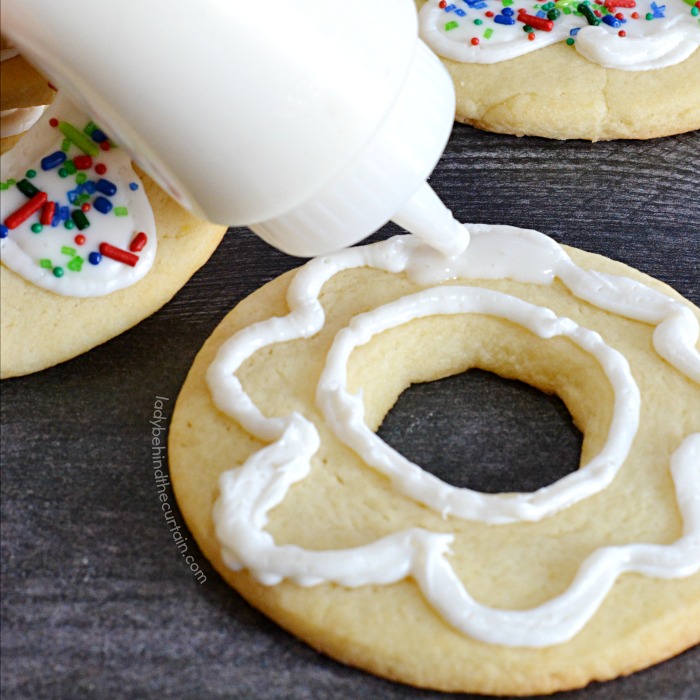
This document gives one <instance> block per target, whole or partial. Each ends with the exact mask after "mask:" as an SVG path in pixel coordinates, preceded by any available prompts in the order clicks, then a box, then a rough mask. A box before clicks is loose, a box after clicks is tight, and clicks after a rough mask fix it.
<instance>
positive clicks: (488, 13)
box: [484, 10, 493, 17]
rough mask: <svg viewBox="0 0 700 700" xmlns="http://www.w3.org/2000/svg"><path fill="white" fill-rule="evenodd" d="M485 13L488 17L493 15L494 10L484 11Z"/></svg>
mask: <svg viewBox="0 0 700 700" xmlns="http://www.w3.org/2000/svg"><path fill="white" fill-rule="evenodd" d="M484 14H485V15H486V16H487V17H493V12H491V10H489V11H488V12H484Z"/></svg>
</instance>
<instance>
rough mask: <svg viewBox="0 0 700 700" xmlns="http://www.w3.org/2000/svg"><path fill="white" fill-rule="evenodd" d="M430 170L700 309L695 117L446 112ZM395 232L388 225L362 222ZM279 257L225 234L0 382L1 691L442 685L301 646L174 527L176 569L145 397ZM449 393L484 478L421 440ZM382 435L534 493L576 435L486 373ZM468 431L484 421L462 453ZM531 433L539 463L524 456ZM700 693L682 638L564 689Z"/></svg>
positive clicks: (695, 656) (392, 693) (398, 690)
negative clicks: (447, 122)
mask: <svg viewBox="0 0 700 700" xmlns="http://www.w3.org/2000/svg"><path fill="white" fill-rule="evenodd" d="M431 182H432V184H433V186H434V188H435V189H436V191H437V192H438V193H439V194H440V195H441V196H442V197H443V198H444V200H445V201H446V203H447V204H448V205H449V206H451V207H452V208H453V209H454V211H455V214H456V215H457V217H458V218H459V219H461V220H462V221H474V222H490V223H506V224H513V225H517V226H523V227H529V228H536V229H539V230H540V231H543V232H545V233H547V234H549V235H551V236H552V237H553V238H554V239H556V240H557V241H561V242H564V243H568V244H571V245H575V246H578V247H580V248H583V249H585V250H589V251H594V252H598V253H602V254H605V255H608V256H610V257H615V258H617V259H619V260H622V261H623V262H626V263H628V264H630V265H633V266H635V267H637V268H639V269H641V270H643V271H645V272H647V273H649V274H651V275H654V276H655V277H658V278H660V279H662V280H664V281H666V282H668V283H670V284H672V285H673V286H674V287H676V289H678V290H679V291H680V292H681V293H682V294H684V295H685V296H686V297H688V298H689V299H691V300H692V301H694V302H695V303H696V304H697V303H699V302H700V262H699V260H700V197H699V196H698V194H699V190H700V187H699V184H700V132H697V133H692V134H686V135H682V136H678V137H673V138H668V139H662V140H654V141H648V142H616V143H598V144H590V143H585V142H563V143H559V142H551V141H545V140H540V139H534V138H523V139H517V138H514V137H508V136H497V135H493V134H486V133H482V132H479V131H475V130H473V129H471V128H468V127H464V126H461V125H457V126H456V127H455V130H454V133H453V136H452V138H451V140H450V143H449V145H448V148H447V151H446V153H445V155H444V156H443V158H442V159H441V161H440V163H439V164H438V166H437V168H436V170H435V172H434V175H433V177H432V179H431ZM396 231H397V229H396V227H394V226H391V225H390V226H387V227H385V228H384V229H382V231H381V232H380V233H379V234H378V236H379V237H385V236H387V235H389V234H390V233H395V232H396ZM297 264H298V261H295V260H293V259H291V258H289V257H287V256H285V255H283V254H281V253H278V252H276V251H274V250H272V249H270V248H269V247H267V246H266V245H265V244H263V243H262V242H260V241H259V240H257V239H256V238H255V236H253V234H251V233H250V232H249V231H247V230H243V229H241V230H231V231H230V232H229V233H228V235H227V236H226V238H225V240H224V243H223V244H222V246H221V247H220V249H219V250H218V251H217V252H216V254H215V255H214V257H213V258H212V260H211V261H210V263H209V264H208V265H207V266H205V268H204V269H202V270H201V271H200V272H199V273H198V274H197V275H196V276H195V278H194V279H193V280H192V281H191V282H190V283H189V284H188V285H187V286H186V287H185V289H184V290H183V291H182V292H181V293H180V294H179V295H178V296H177V297H176V298H175V299H174V300H173V301H172V302H171V303H170V304H168V305H167V306H166V307H165V308H164V309H162V310H161V311H160V312H159V313H157V314H156V315H154V316H153V317H151V318H150V319H147V320H146V321H144V322H143V323H141V324H140V325H139V326H138V327H136V328H134V329H132V330H131V331H129V332H128V333H125V334H124V335H122V336H121V337H119V338H116V339H115V340H113V341H111V342H109V343H107V344H106V345H104V346H102V347H99V348H96V349H95V350H93V351H91V352H89V353H87V354H86V355H84V356H82V357H79V358H77V359H75V360H73V361H71V362H68V363H66V364H64V365H62V366H59V367H55V368H53V369H49V370H47V371H44V372H41V373H39V374H36V375H34V376H29V377H24V378H19V379H13V380H7V381H6V382H4V383H3V385H2V425H3V427H2V581H1V583H2V695H3V698H4V699H5V700H10V698H70V699H77V698H105V697H113V698H223V697H230V698H262V699H264V698H319V699H321V698H324V699H325V698H329V699H330V698H334V699H336V698H357V697H368V698H369V697H372V698H433V697H445V696H440V695H438V694H434V693H430V692H427V691H421V690H413V689H408V688H405V687H402V686H399V685H396V684H393V683H390V682H387V681H383V680H380V679H376V678H373V677H370V676H368V675H366V674H364V673H362V672H360V671H356V670H353V669H350V668H346V667H343V666H341V665H340V664H337V663H336V662H334V661H332V660H329V659H327V658H324V657H322V656H319V655H318V654H316V653H315V652H314V651H313V650H311V649H310V648H308V647H306V646H305V645H304V644H302V643H301V642H298V641H297V640H295V639H294V638H293V637H291V636H289V635H288V634H286V633H285V632H282V631H281V630H280V629H278V628H277V627H276V626H275V625H274V624H273V623H272V622H270V621H268V620H267V619H265V618H264V617H263V616H262V615H260V614H259V613H257V612H256V611H255V610H252V609H251V608H250V607H249V606H248V605H247V604H246V603H244V602H243V601H242V600H241V599H240V598H239V597H238V596H237V595H236V594H235V593H233V592H232V591H231V590H230V589H229V588H228V587H227V586H226V585H224V584H223V583H222V581H221V580H220V579H219V578H218V576H217V575H216V574H215V573H214V572H213V571H212V570H211V568H210V567H209V565H208V563H207V562H206V560H204V558H203V557H202V555H201V554H200V553H199V551H198V550H197V549H196V547H195V546H194V544H193V543H192V542H191V541H190V540H188V542H189V545H190V550H189V554H190V555H191V556H192V557H193V558H194V559H193V560H190V563H191V564H193V565H194V566H195V567H199V568H200V569H201V571H202V572H203V573H204V576H206V581H204V582H199V581H198V579H197V578H196V577H195V575H194V573H193V572H192V571H190V569H189V568H188V566H187V563H186V562H185V560H184V558H183V557H182V556H181V555H180V550H178V549H177V548H176V547H175V545H174V543H173V540H172V537H171V535H170V533H169V530H168V527H167V525H166V523H165V521H164V517H163V512H162V510H161V507H160V501H159V500H158V491H157V484H156V482H155V480H154V469H153V463H152V460H151V452H150V440H151V434H152V433H151V425H150V421H151V420H152V416H153V414H154V409H155V406H156V402H157V400H158V399H157V398H156V397H159V396H160V397H166V398H167V399H168V401H164V402H163V403H164V406H165V408H164V414H165V416H166V419H167V418H168V417H169V416H170V413H171V411H172V406H173V404H174V402H175V399H176V397H177V394H178V391H179V389H180V387H181V385H182V382H183V380H184V378H185V375H186V373H187V370H188V368H189V366H190V364H191V362H192V359H193V358H194V356H195V354H196V353H197V350H198V349H199V347H200V346H201V344H202V343H203V342H204V340H205V339H206V338H207V336H208V335H209V334H210V333H211V331H212V330H213V329H214V328H215V327H216V325H217V324H218V322H219V321H220V320H221V318H222V317H223V316H224V315H225V314H226V312H227V311H228V310H229V309H230V308H232V307H233V306H234V305H235V304H236V303H237V302H238V301H239V300H241V299H242V298H243V297H245V296H246V295H247V294H249V293H250V292H252V291H253V290H254V289H256V288H257V287H259V286H260V285H261V284H262V283H264V282H266V281H268V280H270V279H272V278H273V277H275V276H277V275H278V274H279V273H281V272H282V271H284V270H287V269H289V268H291V267H294V266H296V265H297ZM467 387H468V389H469V391H468V392H465V391H464V389H465V388H467ZM457 395H460V396H461V397H462V398H461V399H460V401H461V403H460V414H461V415H462V418H461V419H460V433H459V434H460V436H462V437H461V438H460V439H461V441H462V442H461V444H460V439H458V440H457V441H456V443H453V444H455V449H456V450H458V449H460V447H461V446H464V449H466V446H467V443H469V445H470V449H479V450H482V451H486V450H490V451H491V452H492V453H493V454H494V455H495V457H494V467H493V468H494V469H500V470H501V471H500V472H499V474H500V476H499V477H498V478H499V479H500V480H501V481H497V482H496V483H495V484H494V483H493V480H492V483H490V484H489V483H486V481H488V480H486V481H484V480H480V479H481V477H480V475H479V474H464V473H461V472H460V469H461V466H460V465H461V464H462V462H460V461H456V460H453V463H449V462H448V460H449V454H447V456H443V457H441V456H440V454H438V453H436V451H435V450H434V449H433V446H434V445H435V444H436V440H435V436H436V435H438V436H440V435H443V436H445V437H450V438H451V439H452V440H453V441H454V433H455V432H457V431H455V430H454V429H453V424H452V422H451V419H450V416H449V414H445V413H444V412H443V413H440V412H439V411H438V410H437V407H439V406H440V404H442V403H444V402H445V401H446V400H447V401H450V400H452V398H453V397H456V396H457ZM465 395H468V396H467V397H466V398H465ZM421 415H422V416H425V415H431V418H430V422H429V423H428V424H426V419H425V418H423V419H421V418H420V416H421ZM543 425H544V426H546V427H547V430H546V431H544V430H543V428H542V426H543ZM416 426H418V427H417V429H416ZM428 426H429V429H428V430H427V432H426V430H425V428H426V427H428ZM487 428H488V429H489V430H491V432H490V433H488V432H487V431H486V429H487ZM383 430H384V431H385V435H386V437H387V439H390V440H392V441H393V442H394V444H397V445H398V446H400V447H403V449H405V450H407V451H408V453H409V454H411V455H413V456H419V457H420V459H424V460H425V463H426V465H428V466H429V467H430V468H431V469H433V470H435V471H436V472H438V473H440V469H443V470H444V469H445V467H446V466H447V467H449V468H451V469H453V470H454V472H453V473H451V474H450V476H449V478H450V480H453V481H454V482H456V483H458V482H460V480H462V481H468V482H469V483H472V484H475V485H476V486H477V487H478V488H484V489H485V490H489V489H493V488H498V484H499V483H503V484H504V485H506V486H507V487H508V488H513V487H515V488H529V487H532V482H531V483H530V485H529V486H528V484H521V482H520V481H518V479H520V478H521V477H522V476H523V474H527V473H532V474H534V475H536V479H535V481H536V480H537V479H540V480H541V481H542V482H544V483H547V481H548V480H550V481H551V480H552V479H554V478H557V474H556V473H554V472H548V471H547V470H548V469H550V468H551V465H552V464H557V463H558V464H561V465H565V469H573V468H574V467H575V464H576V459H577V455H578V449H579V448H578V446H579V436H578V435H577V434H576V431H575V430H574V429H573V428H572V426H571V424H570V420H569V418H568V414H567V413H566V410H565V409H563V408H562V406H561V405H559V404H558V402H557V401H556V400H551V401H550V400H547V399H544V398H543V397H541V396H540V395H539V394H538V393H537V392H531V391H529V390H528V389H527V388H524V387H522V386H521V385H518V384H517V383H515V384H510V383H506V382H499V381H498V380H495V379H493V378H491V376H490V375H485V374H480V375H476V376H475V377H474V378H469V379H468V380H466V379H461V378H457V379H455V380H448V381H447V382H445V383H444V385H440V386H437V385H434V386H433V385H429V386H428V387H426V388H425V389H424V390H423V393H422V394H421V393H417V392H416V391H414V390H411V391H409V392H407V393H406V394H405V395H404V396H403V397H402V399H401V400H400V403H399V404H398V405H397V407H396V409H395V410H394V411H393V412H392V413H391V414H390V417H389V419H388V422H387V425H386V427H385V428H384V429H383ZM470 435H471V436H472V437H473V436H474V435H478V436H480V442H479V445H478V446H477V448H474V444H473V443H474V441H473V440H472V441H471V442H470V439H469V436H470ZM506 437H507V439H505V438H506ZM542 445H544V446H545V447H544V448H543V449H544V451H545V452H546V454H547V455H549V457H550V459H545V460H541V459H540V461H539V462H536V461H533V460H535V459H536V458H535V455H537V453H538V449H537V448H538V447H541V446H542ZM539 452H540V453H541V452H542V450H540V451H539ZM431 460H432V462H431ZM512 464H517V465H519V467H520V469H519V470H515V471H514V470H512V469H510V468H509V466H508V465H512ZM442 475H443V476H445V475H446V472H444V471H443V473H442ZM482 476H483V475H482ZM537 485H541V484H538V483H535V486H537ZM168 494H169V498H170V502H171V503H172V504H173V508H175V506H174V499H173V497H172V493H171V492H169V491H168ZM174 513H175V516H176V517H177V518H178V522H179V523H181V522H182V519H181V517H180V515H179V513H178V512H177V509H176V508H175V510H174ZM183 527H184V526H183ZM183 532H185V531H184V529H183ZM185 536H188V535H187V533H186V532H185ZM699 687H700V650H698V649H695V650H691V651H689V652H687V653H685V654H683V655H681V656H680V657H678V658H676V659H674V660H672V661H669V662H667V663H664V664H661V665H659V666H657V667H656V668H653V669H650V670H647V671H644V672H641V673H638V674H635V675H634V676H632V677H630V678H626V679H621V680H618V681H614V682H610V683H606V684H602V685H593V686H591V687H589V688H587V689H585V690H583V691H579V692H572V693H566V694H563V695H562V696H560V697H562V698H566V699H567V700H568V699H569V698H575V699H576V700H603V699H606V700H607V699H609V698H636V699H645V698H646V699H651V698H653V699H654V700H664V699H667V700H681V699H685V700H690V698H697V695H696V693H697V688H699Z"/></svg>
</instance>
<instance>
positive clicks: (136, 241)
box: [129, 231, 148, 253]
mask: <svg viewBox="0 0 700 700" xmlns="http://www.w3.org/2000/svg"><path fill="white" fill-rule="evenodd" d="M146 243H148V236H147V235H146V234H145V233H144V232H143V231H139V232H138V233H137V234H136V235H135V236H134V238H133V240H132V241H131V243H130V244H129V250H132V251H133V252H134V253H138V252H139V251H140V250H143V248H144V246H145V245H146Z"/></svg>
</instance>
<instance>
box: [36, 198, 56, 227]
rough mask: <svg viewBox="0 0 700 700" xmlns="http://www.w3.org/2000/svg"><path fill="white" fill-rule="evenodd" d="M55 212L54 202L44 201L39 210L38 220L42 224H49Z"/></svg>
mask: <svg viewBox="0 0 700 700" xmlns="http://www.w3.org/2000/svg"><path fill="white" fill-rule="evenodd" d="M55 212H56V202H46V204H44V206H43V208H42V210H41V218H40V219H39V220H40V221H41V223H42V224H43V225H44V226H51V224H52V223H53V217H54V214H55Z"/></svg>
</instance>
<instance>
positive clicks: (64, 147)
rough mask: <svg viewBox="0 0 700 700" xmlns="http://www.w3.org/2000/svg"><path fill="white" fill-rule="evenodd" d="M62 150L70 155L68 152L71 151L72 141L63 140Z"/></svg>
mask: <svg viewBox="0 0 700 700" xmlns="http://www.w3.org/2000/svg"><path fill="white" fill-rule="evenodd" d="M61 150H62V151H63V152H64V153H68V151H70V139H63V143H62V144H61Z"/></svg>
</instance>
